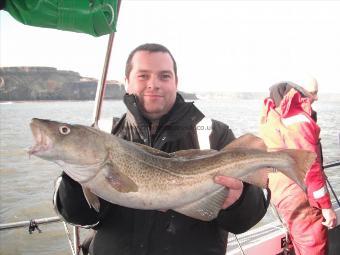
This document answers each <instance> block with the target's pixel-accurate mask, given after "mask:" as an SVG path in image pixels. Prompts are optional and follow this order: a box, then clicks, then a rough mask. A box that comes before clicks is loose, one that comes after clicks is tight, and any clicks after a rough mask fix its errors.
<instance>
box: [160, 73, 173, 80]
mask: <svg viewBox="0 0 340 255" xmlns="http://www.w3.org/2000/svg"><path fill="white" fill-rule="evenodd" d="M161 79H162V80H170V79H171V75H170V74H162V75H161Z"/></svg>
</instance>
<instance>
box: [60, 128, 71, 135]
mask: <svg viewBox="0 0 340 255" xmlns="http://www.w3.org/2000/svg"><path fill="white" fill-rule="evenodd" d="M59 132H60V133H61V134H63V135H68V134H69V133H70V132H71V129H70V128H69V127H68V126H60V127H59Z"/></svg>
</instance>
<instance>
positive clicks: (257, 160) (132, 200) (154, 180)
mask: <svg viewBox="0 0 340 255" xmlns="http://www.w3.org/2000/svg"><path fill="white" fill-rule="evenodd" d="M30 126H31V129H32V133H33V136H34V137H35V140H36V145H34V146H33V147H32V148H31V149H30V151H29V153H30V154H32V155H35V156H38V157H40V158H42V159H46V160H49V161H53V162H55V163H57V164H58V165H60V166H61V167H62V168H63V170H64V171H65V172H66V173H67V174H68V175H69V176H70V177H71V178H73V179H74V180H75V181H77V182H79V183H80V184H81V185H82V187H83V190H84V194H85V196H86V198H87V200H88V202H89V204H90V205H91V206H93V207H94V208H95V209H97V210H98V209H99V208H98V207H99V202H98V201H97V199H96V196H99V197H101V198H103V199H105V200H107V201H109V202H112V203H115V204H119V205H122V206H126V207H131V208H137V209H150V210H168V209H172V210H175V211H177V212H180V213H183V214H185V215H187V216H190V217H193V218H196V219H200V220H205V221H208V220H212V219H214V218H216V217H217V214H218V212H219V210H220V209H221V206H222V204H223V202H224V200H225V197H226V195H227V189H225V188H224V187H223V186H221V185H218V184H216V183H215V182H214V181H213V179H214V176H216V175H225V176H231V177H234V178H237V179H240V180H242V181H245V182H249V183H251V184H254V185H257V186H259V187H266V186H267V180H268V172H269V171H271V170H272V169H273V168H274V169H277V170H278V171H281V172H283V173H284V174H286V175H287V176H288V177H290V178H291V179H293V180H294V181H295V182H297V183H298V184H299V185H300V186H301V187H302V188H304V184H303V183H304V182H303V179H304V176H305V173H306V171H307V170H308V169H309V168H310V166H311V165H312V163H313V162H314V160H315V154H314V153H312V152H307V151H302V150H283V151H276V152H267V151H266V148H265V146H264V143H263V141H262V140H261V139H260V138H258V137H256V136H253V135H251V134H247V135H244V136H242V137H240V138H238V139H236V140H235V141H233V142H232V143H230V144H229V145H227V146H226V147H225V148H224V149H222V150H221V151H215V150H196V149H193V150H185V151H178V152H175V153H165V152H162V151H159V150H156V149H154V148H151V147H148V146H145V145H140V144H136V143H133V142H129V141H125V140H122V139H120V138H118V137H116V136H114V135H111V134H108V133H105V132H102V131H100V130H98V129H95V128H92V127H87V126H82V125H71V124H66V123H60V122H56V121H51V120H42V119H32V122H31V124H30ZM94 194H95V195H94Z"/></svg>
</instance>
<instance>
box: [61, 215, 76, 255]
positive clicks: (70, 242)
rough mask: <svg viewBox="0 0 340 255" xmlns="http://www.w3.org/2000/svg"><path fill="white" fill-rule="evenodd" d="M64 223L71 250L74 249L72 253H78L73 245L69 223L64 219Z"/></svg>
mask: <svg viewBox="0 0 340 255" xmlns="http://www.w3.org/2000/svg"><path fill="white" fill-rule="evenodd" d="M63 224H64V228H65V233H66V237H67V239H68V243H69V245H70V248H71V251H72V255H77V254H76V252H75V250H74V248H73V245H72V238H71V234H70V231H69V230H68V228H67V225H66V223H65V222H64V221H63Z"/></svg>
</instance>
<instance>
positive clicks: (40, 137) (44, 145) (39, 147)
mask: <svg viewBox="0 0 340 255" xmlns="http://www.w3.org/2000/svg"><path fill="white" fill-rule="evenodd" d="M30 127H31V130H32V134H33V138H34V141H35V144H34V145H33V146H32V147H30V148H29V150H28V155H29V156H31V155H37V154H40V153H42V152H45V151H48V150H49V149H50V148H51V147H52V140H51V139H50V138H49V137H48V136H47V135H46V133H45V132H44V131H43V129H42V128H40V127H39V125H37V124H35V123H34V122H31V124H30Z"/></svg>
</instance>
